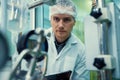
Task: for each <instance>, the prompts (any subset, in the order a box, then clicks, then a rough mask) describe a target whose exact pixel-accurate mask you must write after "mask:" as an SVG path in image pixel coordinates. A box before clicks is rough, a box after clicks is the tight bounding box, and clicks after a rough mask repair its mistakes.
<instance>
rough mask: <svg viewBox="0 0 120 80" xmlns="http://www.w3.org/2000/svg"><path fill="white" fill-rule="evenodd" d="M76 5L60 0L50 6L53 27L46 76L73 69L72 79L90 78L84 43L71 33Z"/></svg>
mask: <svg viewBox="0 0 120 80" xmlns="http://www.w3.org/2000/svg"><path fill="white" fill-rule="evenodd" d="M76 15H77V14H76V7H75V5H74V4H73V2H72V1H70V0H58V2H57V3H56V5H53V6H51V7H50V22H51V26H52V28H51V29H50V31H51V36H50V37H47V40H48V47H49V49H48V64H47V70H46V76H49V75H53V74H59V73H62V72H67V71H72V74H71V76H70V80H89V72H88V71H87V69H86V64H85V62H86V60H85V48H84V45H83V43H82V42H81V41H80V40H79V39H78V38H77V37H76V36H75V35H74V34H72V33H71V31H72V29H73V26H74V25H75V22H76V21H75V18H76Z"/></svg>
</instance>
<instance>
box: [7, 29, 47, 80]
mask: <svg viewBox="0 0 120 80" xmlns="http://www.w3.org/2000/svg"><path fill="white" fill-rule="evenodd" d="M28 34H29V36H28V38H27V39H29V37H31V36H32V35H33V34H35V35H37V40H36V41H37V43H36V46H35V47H34V48H33V49H29V48H28V49H27V48H26V49H23V50H22V51H21V53H20V55H19V57H18V59H17V61H16V63H15V65H14V67H13V70H12V71H11V73H10V75H9V78H8V80H12V79H14V77H15V75H16V74H17V68H18V66H20V62H21V60H22V59H23V58H24V57H25V56H26V54H29V55H31V56H32V60H31V64H30V66H29V71H28V72H27V74H26V77H25V80H36V79H34V78H33V77H34V76H33V74H34V71H35V67H36V62H37V60H38V57H41V56H46V52H45V51H42V48H41V47H42V44H43V43H44V41H45V33H44V30H40V31H38V32H36V31H31V32H29V33H28ZM23 41H24V40H23ZM25 44H26V43H25ZM39 76H40V77H39V80H42V78H43V76H44V73H42V74H41V75H39ZM37 80H38V79H37Z"/></svg>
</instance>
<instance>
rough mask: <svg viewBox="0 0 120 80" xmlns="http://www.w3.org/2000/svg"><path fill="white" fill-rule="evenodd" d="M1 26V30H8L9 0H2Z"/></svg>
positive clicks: (4, 31)
mask: <svg viewBox="0 0 120 80" xmlns="http://www.w3.org/2000/svg"><path fill="white" fill-rule="evenodd" d="M1 19H2V20H1V27H0V30H1V31H2V32H3V33H6V30H7V0H1Z"/></svg>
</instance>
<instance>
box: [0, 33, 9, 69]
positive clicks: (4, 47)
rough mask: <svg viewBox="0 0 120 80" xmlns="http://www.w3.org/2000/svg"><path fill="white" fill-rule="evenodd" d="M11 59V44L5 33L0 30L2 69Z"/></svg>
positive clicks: (0, 61) (0, 65) (0, 60)
mask: <svg viewBox="0 0 120 80" xmlns="http://www.w3.org/2000/svg"><path fill="white" fill-rule="evenodd" d="M8 59H9V45H8V41H7V38H6V36H5V35H3V33H2V32H0V70H1V69H2V68H3V67H4V66H5V64H6V62H7V61H8Z"/></svg>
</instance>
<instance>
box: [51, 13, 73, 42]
mask: <svg viewBox="0 0 120 80" xmlns="http://www.w3.org/2000/svg"><path fill="white" fill-rule="evenodd" d="M74 24H75V20H74V18H73V17H72V16H71V15H68V14H55V15H52V16H51V26H52V29H53V32H54V34H55V37H56V38H57V40H58V41H59V42H63V41H64V40H66V39H67V38H68V37H69V35H70V33H71V31H72V28H73V26H74Z"/></svg>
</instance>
